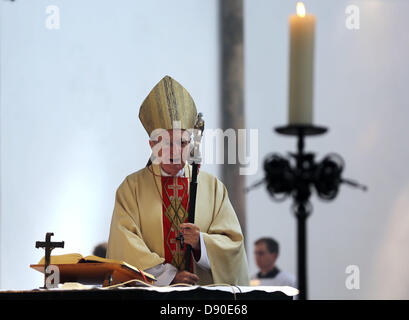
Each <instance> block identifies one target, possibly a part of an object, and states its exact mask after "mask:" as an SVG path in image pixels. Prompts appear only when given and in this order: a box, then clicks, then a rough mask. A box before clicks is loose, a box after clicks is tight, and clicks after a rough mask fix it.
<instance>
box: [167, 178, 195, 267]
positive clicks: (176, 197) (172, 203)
mask: <svg viewBox="0 0 409 320" xmlns="http://www.w3.org/2000/svg"><path fill="white" fill-rule="evenodd" d="M161 180H162V198H163V202H162V212H163V240H164V248H165V262H166V263H171V264H172V265H174V266H175V267H176V268H178V270H185V251H186V246H187V245H186V244H185V245H184V248H183V249H182V248H181V246H180V241H179V240H177V239H176V238H177V237H179V234H180V225H181V224H182V223H185V222H188V207H189V179H188V178H184V177H164V176H162V177H161ZM191 259H192V257H191ZM190 266H191V270H190V272H193V261H191V263H190Z"/></svg>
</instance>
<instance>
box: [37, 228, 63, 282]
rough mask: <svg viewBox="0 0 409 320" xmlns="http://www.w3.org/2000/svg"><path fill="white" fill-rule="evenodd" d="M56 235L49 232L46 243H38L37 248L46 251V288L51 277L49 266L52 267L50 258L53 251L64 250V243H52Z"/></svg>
mask: <svg viewBox="0 0 409 320" xmlns="http://www.w3.org/2000/svg"><path fill="white" fill-rule="evenodd" d="M53 235H54V233H52V232H47V233H46V235H45V241H36V248H44V249H45V263H44V288H45V287H46V281H47V278H48V276H49V275H50V274H49V272H47V270H48V266H49V265H50V257H51V251H52V250H53V249H54V248H64V241H62V242H52V241H51V236H53Z"/></svg>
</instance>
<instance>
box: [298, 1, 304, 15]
mask: <svg viewBox="0 0 409 320" xmlns="http://www.w3.org/2000/svg"><path fill="white" fill-rule="evenodd" d="M296 8H297V16H299V17H301V18H303V17H305V6H304V3H302V2H297V7H296Z"/></svg>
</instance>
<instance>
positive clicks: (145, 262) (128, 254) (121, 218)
mask: <svg viewBox="0 0 409 320" xmlns="http://www.w3.org/2000/svg"><path fill="white" fill-rule="evenodd" d="M107 258H109V259H114V260H121V261H125V262H127V263H129V264H131V265H134V266H136V267H138V268H140V269H142V270H145V269H148V268H151V267H153V266H156V265H158V264H161V263H163V262H164V259H163V258H161V257H160V256H159V255H158V254H157V253H154V252H151V251H150V250H149V248H148V247H147V245H146V244H145V242H144V241H143V237H142V233H141V230H140V225H139V210H138V205H137V199H136V197H135V190H134V188H133V186H132V185H131V183H130V181H129V179H128V178H126V179H125V180H124V181H123V182H122V184H121V185H120V186H119V188H118V190H117V192H116V197H115V207H114V213H113V215H112V221H111V228H110V234H109V240H108V248H107Z"/></svg>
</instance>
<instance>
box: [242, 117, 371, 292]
mask: <svg viewBox="0 0 409 320" xmlns="http://www.w3.org/2000/svg"><path fill="white" fill-rule="evenodd" d="M275 131H276V132H277V133H279V134H282V135H289V136H296V137H297V152H296V153H291V154H290V157H289V158H285V157H283V156H281V155H278V154H271V155H269V156H268V157H267V158H266V159H265V160H264V171H265V173H266V175H265V178H264V179H262V180H261V181H259V182H256V183H255V184H254V185H253V186H251V187H250V188H247V191H250V190H251V189H252V188H254V187H257V186H259V185H261V184H262V183H266V184H267V190H268V192H269V193H270V195H271V196H272V197H273V199H274V200H280V201H281V200H284V199H286V198H287V197H289V196H291V197H292V198H293V207H292V210H293V212H294V215H295V217H296V218H297V257H298V261H297V263H298V270H297V277H298V279H297V280H298V289H299V291H300V293H299V300H306V299H307V297H308V290H307V289H308V286H307V218H308V217H309V215H310V214H311V213H312V205H311V203H310V201H309V199H310V196H311V192H312V189H313V188H314V189H315V191H316V192H317V195H318V196H319V198H321V199H324V200H333V199H335V197H336V196H337V194H338V190H339V186H340V184H341V183H347V184H349V185H351V186H354V187H358V188H361V189H363V190H366V189H367V188H366V187H365V186H362V185H360V184H359V183H357V182H355V181H351V180H347V179H343V178H342V177H341V174H342V171H343V169H344V161H343V160H342V158H341V157H340V156H339V155H337V154H334V153H332V154H329V155H327V156H326V157H325V158H324V159H323V160H322V161H321V162H316V161H315V159H314V158H315V154H313V153H310V152H308V153H307V152H305V151H304V148H305V137H307V136H315V135H322V134H324V133H326V132H327V131H328V129H327V128H325V127H322V126H314V125H288V126H282V127H277V128H276V129H275Z"/></svg>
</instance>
